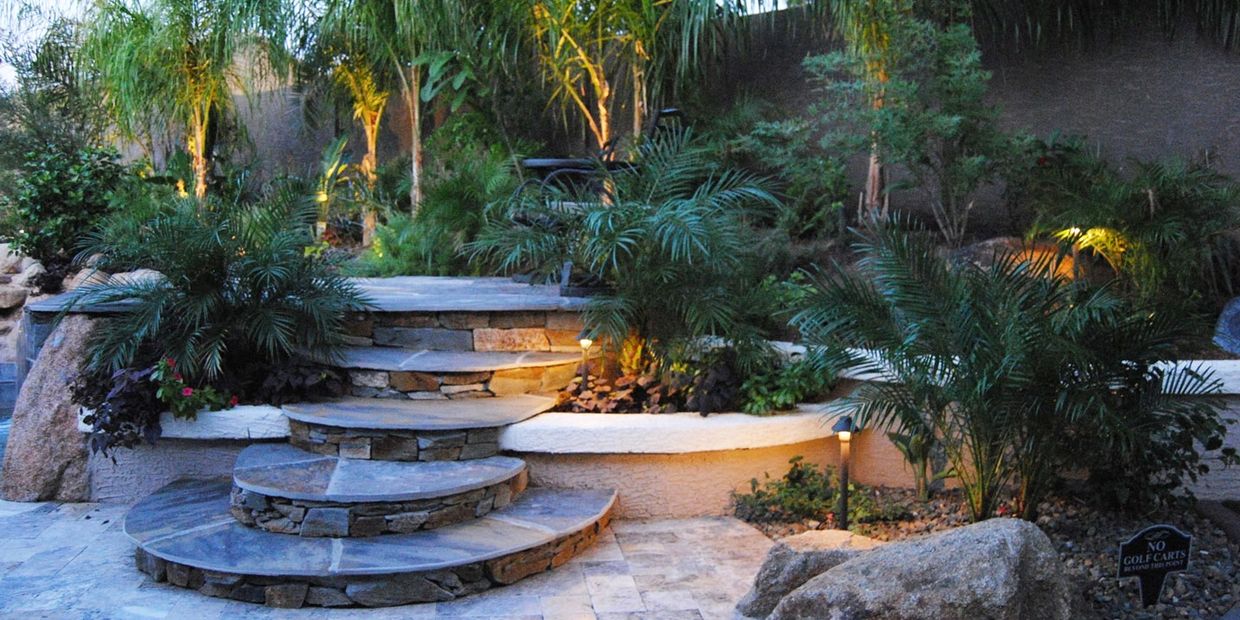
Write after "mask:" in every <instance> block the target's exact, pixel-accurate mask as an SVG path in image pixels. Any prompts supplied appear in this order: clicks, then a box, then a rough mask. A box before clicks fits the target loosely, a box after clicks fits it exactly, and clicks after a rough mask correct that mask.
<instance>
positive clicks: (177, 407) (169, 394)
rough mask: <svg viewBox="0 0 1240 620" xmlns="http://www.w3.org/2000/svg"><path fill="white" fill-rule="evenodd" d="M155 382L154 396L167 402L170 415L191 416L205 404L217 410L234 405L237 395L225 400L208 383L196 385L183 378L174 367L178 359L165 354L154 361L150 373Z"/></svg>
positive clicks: (191, 418) (186, 417)
mask: <svg viewBox="0 0 1240 620" xmlns="http://www.w3.org/2000/svg"><path fill="white" fill-rule="evenodd" d="M151 380H152V381H154V382H155V386H156V387H155V396H156V397H157V398H159V400H160V401H161V402H163V403H164V404H165V405H167V406H168V410H169V411H171V412H172V415H174V416H176V417H178V418H183V419H188V420H193V419H195V418H196V417H198V412H199V411H200V410H202V409H204V408H206V409H210V410H211V411H219V410H220V409H225V408H228V407H234V406H236V405H237V396H236V395H233V396H232V397H231V398H229V399H227V400H225V398H224V395H223V394H220V392H219V391H218V390H216V389H215V388H213V387H211V386H209V385H208V386H205V387H200V388H195V387H193V386H191V385H189V384H188V383H186V382H185V377H184V376H182V375H181V373H180V372H178V371H177V361H176V360H174V359H172V358H170V357H166V358H163V359H161V360H159V362H158V363H156V364H155V368H154V369H153V372H152V373H151Z"/></svg>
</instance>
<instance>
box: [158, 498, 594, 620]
mask: <svg viewBox="0 0 1240 620" xmlns="http://www.w3.org/2000/svg"><path fill="white" fill-rule="evenodd" d="M610 520H611V515H610V513H608V514H607V515H604V517H603V518H602V519H600V520H599V521H597V522H596V523H594V524H593V525H591V526H590V527H587V528H585V529H583V530H581V531H578V532H576V533H573V534H571V535H569V536H565V537H562V538H558V539H556V540H554V541H552V542H549V543H546V544H543V545H539V546H537V547H533V548H530V549H526V550H524V551H521V552H518V553H514V554H511V555H506V556H504V557H501V558H496V559H493V560H487V561H484V562H475V563H471V564H466V565H464V566H458V567H454V568H451V569H447V570H441V571H434V572H424V573H402V574H393V575H382V576H365V575H358V576H339V577H279V576H275V577H268V576H255V575H236V574H230V573H220V572H214V571H209V570H200V569H197V568H194V567H192V566H186V565H184V564H178V563H176V562H170V561H167V560H163V559H161V558H158V557H155V556H153V555H150V554H148V553H146V552H144V551H143V550H142V548H141V547H139V548H137V549H136V550H135V552H134V560H135V563H136V564H137V566H138V569H139V570H141V571H142V572H144V573H146V574H147V575H150V577H151V579H152V580H154V581H156V582H164V581H166V582H168V583H170V584H172V585H175V586H179V587H182V588H190V589H194V590H198V591H199V592H201V593H202V594H206V595H208V596H214V597H219V598H229V599H233V600H238V601H245V602H248V603H260V604H264V605H267V606H269V607H281V608H298V607H306V606H310V607H358V606H361V607H388V606H393V605H408V604H413V603H433V602H446V601H451V600H454V599H457V598H460V597H462V596H466V595H469V594H474V593H477V592H481V591H484V590H487V589H490V588H491V587H494V586H503V585H509V584H512V583H516V582H517V581H519V580H521V579H524V578H525V577H529V576H531V575H536V574H538V573H541V572H545V571H548V570H551V569H553V568H556V567H559V566H562V565H563V564H564V563H566V562H568V560H569V559H571V558H572V557H573V556H574V555H577V554H579V553H581V552H582V551H584V550H585V549H586V548H588V547H589V546H590V545H592V544H594V541H595V540H596V539H597V538H598V535H599V533H600V532H602V531H603V530H604V529H606V527H607V526H608V524H609V523H610Z"/></svg>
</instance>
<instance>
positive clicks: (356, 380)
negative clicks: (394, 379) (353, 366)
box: [349, 370, 388, 390]
mask: <svg viewBox="0 0 1240 620" xmlns="http://www.w3.org/2000/svg"><path fill="white" fill-rule="evenodd" d="M349 382H350V383H352V384H353V385H356V386H360V387H368V388H375V389H379V390H381V389H384V388H386V387H387V386H388V373H386V372H383V371H381V370H351V371H349Z"/></svg>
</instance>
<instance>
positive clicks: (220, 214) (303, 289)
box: [75, 188, 363, 385]
mask: <svg viewBox="0 0 1240 620" xmlns="http://www.w3.org/2000/svg"><path fill="white" fill-rule="evenodd" d="M302 198H304V196H303V197H300V198H299V197H297V196H296V195H295V194H294V193H292V192H290V191H281V190H280V189H279V188H276V189H274V190H273V191H272V192H271V193H270V194H269V195H268V196H267V198H266V200H265V201H264V202H260V203H258V204H255V205H249V206H247V205H234V204H226V203H220V202H212V203H211V204H210V205H209V208H207V209H203V208H201V206H200V205H199V204H198V203H197V202H196V201H192V200H179V201H177V202H176V203H175V204H174V205H173V206H172V207H170V209H169V211H168V212H167V213H161V214H159V215H157V216H156V217H155V218H154V219H152V220H151V221H149V222H147V223H146V224H145V225H143V226H142V227H141V228H140V229H139V231H138V236H137V237H136V238H135V239H130V240H128V242H127V245H126V246H125V247H124V249H123V251H124V252H125V253H127V255H128V258H127V260H133V262H134V264H135V266H138V267H145V268H148V269H154V270H157V271H159V272H160V273H161V274H163V277H162V278H155V279H149V280H141V281H127V282H116V281H109V282H108V283H105V284H100V285H92V286H86V287H82V288H80V289H78V290H77V291H76V292H75V300H76V301H81V302H92V303H99V302H105V303H106V302H124V303H127V304H129V305H130V307H129V309H128V311H127V312H123V313H120V314H118V315H117V316H116V317H115V318H113V319H111V321H112V325H111V326H110V327H109V328H108V329H103V330H99V331H98V333H97V334H96V336H95V338H94V339H93V340H92V342H91V343H90V349H89V354H88V357H87V359H86V364H87V366H88V368H98V369H106V370H112V371H115V370H120V369H124V368H135V367H139V368H140V367H144V366H148V365H151V364H153V363H154V361H155V359H161V358H171V359H174V360H176V361H177V364H178V366H177V368H178V371H179V372H180V373H181V374H182V375H184V377H185V378H186V379H187V380H188V381H189V382H190V384H191V385H202V384H204V383H216V382H218V381H222V380H227V377H226V375H227V374H228V373H229V372H230V371H231V370H233V369H235V368H239V367H242V366H245V365H247V364H249V363H252V362H253V361H256V360H259V361H262V362H264V363H265V364H266V365H267V366H268V367H274V366H279V365H281V364H284V363H287V361H288V360H289V359H290V358H292V357H293V356H294V355H295V354H307V355H310V356H313V357H324V356H330V355H331V354H332V353H333V352H334V351H335V350H336V348H337V347H338V346H340V345H341V344H342V343H343V341H344V338H343V329H342V324H343V321H344V318H345V313H346V312H347V311H349V310H350V309H355V308H358V307H359V305H360V304H362V303H363V300H362V299H361V297H360V296H359V293H358V291H357V289H356V288H355V287H354V285H353V284H352V283H350V282H349V281H348V280H347V279H345V278H344V277H343V276H341V275H340V274H339V273H338V271H337V269H336V268H335V263H334V262H333V260H332V259H330V258H327V257H325V256H324V255H322V254H321V253H314V252H307V251H306V250H305V248H306V247H307V246H308V245H310V244H311V243H312V241H313V225H314V221H315V215H316V214H315V209H314V206H313V203H310V202H308V201H305V200H303V199H302ZM100 239H101V240H104V241H106V239H103V238H100ZM116 247H117V246H116V245H114V244H106V243H105V244H102V245H97V246H94V247H90V248H88V249H87V250H86V252H87V253H88V254H101V255H103V256H104V257H105V260H114V259H113V258H111V257H113V256H114V254H115V252H116ZM135 249H138V251H137V252H135ZM144 350H149V351H150V352H151V353H150V354H152V355H154V358H153V359H140V358H141V357H142V356H141V355H139V352H140V351H144Z"/></svg>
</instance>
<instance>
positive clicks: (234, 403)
mask: <svg viewBox="0 0 1240 620" xmlns="http://www.w3.org/2000/svg"><path fill="white" fill-rule="evenodd" d="M239 402H241V399H240V398H237V395H236V394H233V396H232V398H230V399H228V406H229V407H236V406H237V403H239Z"/></svg>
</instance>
